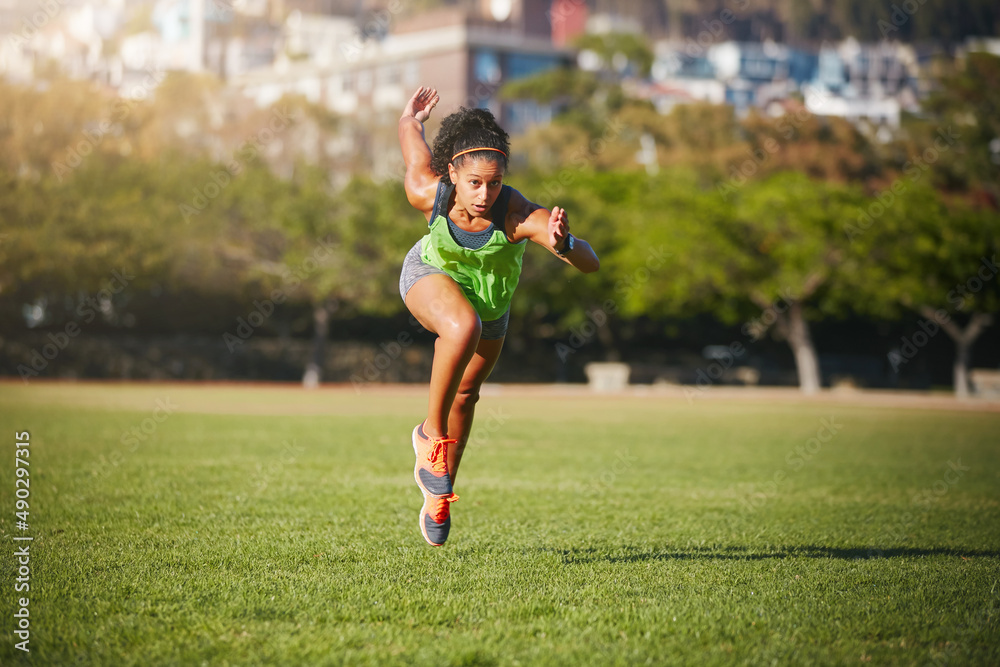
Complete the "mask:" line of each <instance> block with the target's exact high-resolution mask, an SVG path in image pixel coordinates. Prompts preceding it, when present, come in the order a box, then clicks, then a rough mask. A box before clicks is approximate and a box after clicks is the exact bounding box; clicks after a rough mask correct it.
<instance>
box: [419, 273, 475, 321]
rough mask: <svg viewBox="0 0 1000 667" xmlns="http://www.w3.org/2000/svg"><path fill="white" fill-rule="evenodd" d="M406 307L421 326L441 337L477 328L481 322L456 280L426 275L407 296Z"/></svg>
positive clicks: (436, 275) (449, 277)
mask: <svg viewBox="0 0 1000 667" xmlns="http://www.w3.org/2000/svg"><path fill="white" fill-rule="evenodd" d="M406 307H407V308H408V309H409V310H410V312H411V313H412V314H413V316H414V317H415V318H417V321H418V322H420V324H421V326H423V327H424V328H425V329H427V330H428V331H430V332H432V333H436V334H438V335H439V336H440V335H443V332H448V331H456V330H465V329H468V328H472V327H475V328H478V329H480V330H481V328H482V322H481V320H480V319H479V315H478V314H476V311H475V309H474V308H473V307H472V304H471V303H469V299H468V298H466V296H465V294H464V293H463V292H462V288H461V287H459V285H458V283H456V282H455V280H454V278H452V277H451V276H448V275H444V274H432V275H429V276H424V277H423V278H421V279H420V280H418V281H417V282H416V283H414V284H413V286H412V287H411V288H410V289H409V291H408V292H407V293H406Z"/></svg>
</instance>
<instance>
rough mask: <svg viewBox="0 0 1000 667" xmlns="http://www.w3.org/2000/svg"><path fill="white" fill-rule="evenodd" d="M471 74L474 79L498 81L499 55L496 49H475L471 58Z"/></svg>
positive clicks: (489, 81)
mask: <svg viewBox="0 0 1000 667" xmlns="http://www.w3.org/2000/svg"><path fill="white" fill-rule="evenodd" d="M473 74H474V75H475V77H476V81H481V82H482V83H498V82H499V81H500V57H499V56H498V55H497V52H496V51H477V52H476V55H475V59H474V60H473Z"/></svg>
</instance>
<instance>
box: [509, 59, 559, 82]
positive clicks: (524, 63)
mask: <svg viewBox="0 0 1000 667" xmlns="http://www.w3.org/2000/svg"><path fill="white" fill-rule="evenodd" d="M558 64H559V60H558V59H556V58H553V57H552V56H538V55H531V54H527V53H508V54H507V78H508V79H511V80H513V79H521V78H524V77H527V76H531V75H532V74H538V73H539V72H544V71H545V70H549V69H552V68H553V67H556V66H557V65H558Z"/></svg>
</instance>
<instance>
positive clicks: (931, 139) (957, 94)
mask: <svg viewBox="0 0 1000 667" xmlns="http://www.w3.org/2000/svg"><path fill="white" fill-rule="evenodd" d="M938 68H939V71H938V75H937V77H936V78H937V81H936V83H937V86H938V89H937V90H936V91H935V92H934V93H933V94H932V95H931V96H930V98H929V99H928V100H927V102H926V103H925V108H926V110H927V111H928V112H929V114H930V118H929V119H928V120H926V121H922V122H915V123H913V124H912V125H911V126H910V127H911V132H912V140H911V141H910V142H909V143H908V145H907V153H908V154H907V156H906V159H907V163H906V164H907V166H908V168H909V169H910V170H913V169H920V170H924V169H925V165H926V166H930V167H932V168H933V171H932V174H933V176H934V180H935V183H936V184H937V185H938V186H939V187H941V188H944V189H950V190H956V189H962V190H966V189H968V190H973V191H979V192H981V193H983V194H984V195H985V197H984V198H982V199H985V200H986V201H987V202H988V203H989V205H990V206H992V207H993V208H994V209H996V208H1000V57H998V56H995V55H992V54H989V53H970V54H968V56H967V57H966V58H965V59H964V60H957V61H954V62H947V61H941V62H939V63H938Z"/></svg>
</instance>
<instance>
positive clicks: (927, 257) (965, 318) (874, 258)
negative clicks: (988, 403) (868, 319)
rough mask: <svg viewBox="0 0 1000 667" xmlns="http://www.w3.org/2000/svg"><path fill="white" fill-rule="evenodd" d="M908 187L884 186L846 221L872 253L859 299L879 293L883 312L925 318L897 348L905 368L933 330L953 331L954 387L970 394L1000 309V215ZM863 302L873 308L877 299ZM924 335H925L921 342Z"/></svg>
mask: <svg viewBox="0 0 1000 667" xmlns="http://www.w3.org/2000/svg"><path fill="white" fill-rule="evenodd" d="M907 189H908V190H909V191H908V192H906V193H905V194H903V195H901V196H898V197H895V198H894V199H893V200H890V199H889V198H888V197H887V196H886V195H885V193H882V196H881V200H882V201H878V202H869V205H868V206H867V207H866V208H865V209H859V210H858V211H856V212H855V215H854V217H853V218H851V223H850V224H849V225H847V226H846V231H847V233H848V236H849V237H850V238H851V239H852V241H853V243H854V244H855V246H856V247H857V250H858V251H859V252H861V253H863V254H864V255H866V256H867V257H868V258H869V260H870V271H869V273H868V275H867V280H865V281H861V280H859V281H858V285H857V286H858V288H859V292H858V294H859V299H863V300H870V299H872V298H873V297H874V298H877V299H878V303H877V308H878V310H879V312H880V314H881V315H882V316H894V315H898V313H899V310H900V308H908V309H910V310H913V311H914V312H917V313H919V314H920V315H922V316H923V317H924V318H925V319H924V320H923V321H922V322H921V323H920V329H919V330H918V332H914V335H911V336H909V337H905V336H904V339H903V340H902V341H901V345H900V346H899V347H898V348H896V349H894V350H893V352H892V353H891V354H890V359H889V361H890V363H891V365H892V367H893V368H894V369H895V370H899V369H900V368H901V367H905V365H906V364H908V363H909V362H910V360H911V359H912V358H913V357H915V356H916V355H917V354H918V353H919V352H920V349H921V348H922V347H923V345H925V344H926V342H927V340H928V339H929V337H931V336H934V335H936V334H937V332H938V331H944V332H945V333H946V334H948V336H949V337H950V338H951V339H952V340H953V341H954V343H955V362H954V365H953V382H954V388H955V394H956V396H958V397H959V398H964V397H966V396H968V393H969V363H970V359H971V352H972V346H973V344H974V343H975V341H976V339H977V338H978V337H979V336H980V335H981V334H982V332H983V330H984V329H985V328H986V327H987V326H989V325H990V324H991V323H992V321H993V318H994V316H995V315H996V314H997V313H998V312H1000V276H998V271H1000V269H998V266H997V250H998V248H1000V214H998V213H997V212H996V211H994V210H991V209H985V208H975V207H972V206H969V205H968V204H967V203H963V202H961V201H958V202H954V203H952V204H951V205H948V204H947V203H946V201H945V199H944V198H943V197H942V196H941V195H940V194H939V193H937V192H935V191H934V190H933V189H932V188H931V187H930V184H928V183H918V184H909V185H908V186H907ZM883 202H884V204H883ZM882 211H884V213H882ZM873 213H874V214H878V215H873ZM864 283H867V284H868V285H869V287H868V288H867V289H865V284H864ZM864 305H866V306H868V307H867V308H864V310H867V311H868V312H872V311H873V310H874V309H873V308H872V307H871V305H872V304H871V303H870V301H869V303H866V304H864ZM920 332H922V333H920ZM919 340H923V341H924V342H923V343H922V344H920V345H917V344H916V343H914V341H919Z"/></svg>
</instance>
